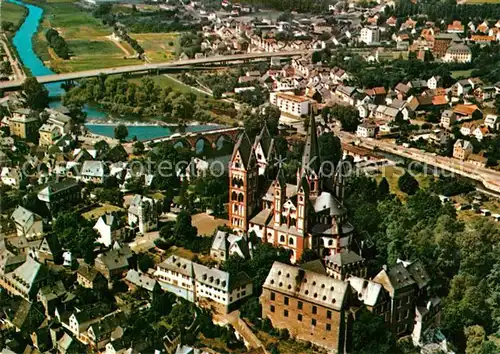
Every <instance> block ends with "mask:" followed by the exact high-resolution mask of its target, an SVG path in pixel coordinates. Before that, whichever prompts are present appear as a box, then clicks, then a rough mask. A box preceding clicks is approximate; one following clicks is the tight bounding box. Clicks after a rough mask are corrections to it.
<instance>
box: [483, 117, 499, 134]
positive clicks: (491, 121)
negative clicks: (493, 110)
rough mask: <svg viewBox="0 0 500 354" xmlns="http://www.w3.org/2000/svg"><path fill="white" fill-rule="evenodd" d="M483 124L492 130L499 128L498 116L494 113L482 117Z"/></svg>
mask: <svg viewBox="0 0 500 354" xmlns="http://www.w3.org/2000/svg"><path fill="white" fill-rule="evenodd" d="M484 125H485V126H487V127H488V128H490V129H492V130H497V131H499V130H500V118H499V117H498V116H497V115H495V114H488V115H487V116H486V118H484Z"/></svg>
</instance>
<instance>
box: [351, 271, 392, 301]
mask: <svg viewBox="0 0 500 354" xmlns="http://www.w3.org/2000/svg"><path fill="white" fill-rule="evenodd" d="M348 282H349V284H350V285H351V287H352V288H353V289H354V290H355V291H356V293H357V294H358V299H359V300H361V301H362V302H363V303H364V304H365V305H366V306H375V305H376V304H377V301H378V299H379V297H380V295H381V294H382V293H383V291H384V290H383V288H382V285H381V284H379V283H376V282H374V281H371V280H366V279H363V278H359V277H354V276H351V277H349V279H348Z"/></svg>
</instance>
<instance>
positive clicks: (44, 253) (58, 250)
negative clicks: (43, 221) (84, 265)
mask: <svg viewBox="0 0 500 354" xmlns="http://www.w3.org/2000/svg"><path fill="white" fill-rule="evenodd" d="M33 253H34V257H35V258H36V260H37V261H39V262H42V263H47V262H53V263H56V264H59V263H60V262H61V260H62V254H63V250H62V247H61V244H60V243H59V239H58V237H57V235H56V234H53V233H51V234H47V235H45V237H44V238H43V240H42V242H41V243H40V245H39V246H38V248H36V249H35V250H34V252H33Z"/></svg>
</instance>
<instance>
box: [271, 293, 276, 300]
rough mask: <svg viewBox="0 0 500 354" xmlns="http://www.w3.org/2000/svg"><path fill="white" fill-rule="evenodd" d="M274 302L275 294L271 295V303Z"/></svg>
mask: <svg viewBox="0 0 500 354" xmlns="http://www.w3.org/2000/svg"><path fill="white" fill-rule="evenodd" d="M274 300H276V293H271V301H274Z"/></svg>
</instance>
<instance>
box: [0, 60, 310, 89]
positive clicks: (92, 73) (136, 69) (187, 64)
mask: <svg viewBox="0 0 500 354" xmlns="http://www.w3.org/2000/svg"><path fill="white" fill-rule="evenodd" d="M311 52H312V51H311V50H295V51H283V52H272V53H268V52H265V53H245V54H235V55H218V56H212V57H206V58H198V59H186V60H177V61H172V62H166V63H156V64H149V63H147V64H140V65H128V66H120V67H114V68H103V69H95V70H85V71H78V72H72V73H62V74H52V75H44V76H36V79H37V80H38V82H39V83H41V84H49V83H54V82H68V81H73V80H79V79H86V78H92V77H97V76H100V75H123V74H132V73H160V72H161V71H164V70H169V69H186V70H189V69H190V68H191V67H193V66H202V65H214V64H220V65H226V64H228V63H234V62H242V63H246V62H250V61H252V60H258V59H267V58H269V59H270V58H273V57H282V58H283V57H296V56H302V55H304V54H308V53H311ZM23 82H24V80H13V81H5V82H1V83H0V89H4V90H15V89H19V88H21V86H22V84H23Z"/></svg>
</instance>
